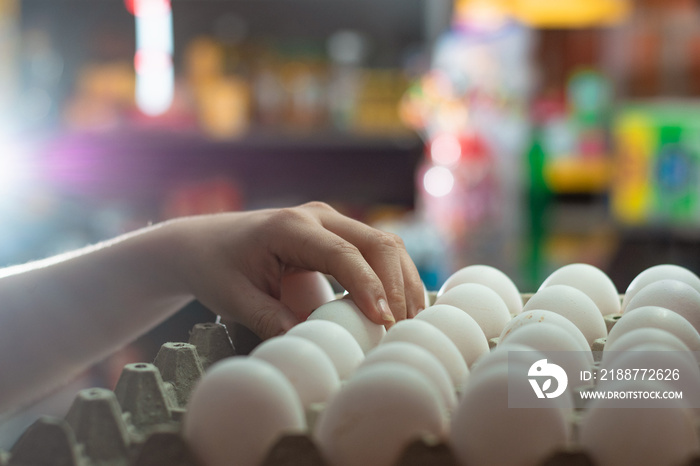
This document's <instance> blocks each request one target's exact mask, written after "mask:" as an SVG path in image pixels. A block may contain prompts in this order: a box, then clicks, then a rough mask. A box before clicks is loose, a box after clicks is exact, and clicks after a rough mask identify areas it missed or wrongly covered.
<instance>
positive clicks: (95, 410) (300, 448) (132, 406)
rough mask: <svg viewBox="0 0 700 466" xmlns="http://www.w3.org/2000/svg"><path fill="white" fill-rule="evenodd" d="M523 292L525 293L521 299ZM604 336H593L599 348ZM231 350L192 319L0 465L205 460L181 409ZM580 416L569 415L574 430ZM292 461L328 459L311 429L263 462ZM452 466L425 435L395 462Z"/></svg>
mask: <svg viewBox="0 0 700 466" xmlns="http://www.w3.org/2000/svg"><path fill="white" fill-rule="evenodd" d="M527 297H528V296H527V295H524V296H523V298H524V300H527ZM615 321H616V318H615V316H608V317H606V322H607V323H608V326H609V328H611V327H612V325H614V323H615ZM491 343H492V344H495V343H497V342H495V341H492V342H491ZM604 343H605V342H604V340H601V341H598V342H596V344H598V345H600V349H602V345H604ZM234 355H236V350H235V349H234V345H233V342H232V341H231V337H230V335H229V333H228V331H227V329H226V326H225V325H223V324H219V323H202V324H197V325H195V326H194V327H193V329H192V330H191V332H190V337H189V340H188V342H187V343H184V342H168V343H165V344H163V345H162V347H161V348H160V351H159V352H158V354H157V355H156V358H155V360H154V361H153V363H133V364H127V365H126V366H124V369H123V371H122V373H121V376H120V378H119V380H118V382H117V385H116V386H115V389H114V390H113V391H112V390H107V389H104V388H90V389H85V390H82V391H80V392H78V394H77V396H76V397H75V399H74V401H73V404H72V405H71V407H70V409H69V411H68V413H67V414H66V416H65V418H56V417H48V416H46V417H42V418H40V419H38V420H37V421H36V422H35V423H34V424H32V425H31V426H29V427H28V428H27V429H26V431H25V432H24V433H23V434H22V436H21V437H20V438H19V439H18V440H17V442H16V443H15V444H14V445H13V447H12V448H11V450H10V451H8V452H5V451H1V450H0V466H204V465H202V464H200V463H199V462H198V461H197V459H196V457H195V456H194V454H193V453H192V451H191V450H190V449H189V447H188V445H187V444H186V442H185V441H184V439H183V437H182V435H181V425H182V419H183V415H184V413H185V410H186V406H187V401H188V399H189V396H190V393H191V392H192V389H193V387H194V385H195V383H196V382H197V380H199V378H200V377H201V376H202V374H203V373H204V371H205V370H206V369H207V368H208V367H209V366H211V365H212V364H213V363H215V362H217V361H219V360H221V359H224V358H226V357H230V356H234ZM581 409H583V408H581ZM580 413H581V412H580V411H579V413H578V414H579V415H580ZM578 419H579V417H576V418H575V419H574V420H573V421H572V423H573V429H572V431H573V432H575V431H576V426H577V424H578ZM310 421H311V422H310V423H311V424H312V423H313V420H312V419H310ZM310 430H311V429H310ZM574 437H575V434H574ZM572 445H575V442H572ZM296 465H299V466H301V465H304V466H328V465H327V464H326V462H325V461H324V459H323V457H322V456H321V453H320V451H319V449H318V448H317V446H316V445H315V443H314V441H313V439H312V438H311V437H310V436H309V435H306V434H294V435H286V436H283V437H282V438H280V439H279V441H278V442H277V443H276V444H275V445H274V446H273V447H272V448H271V449H270V451H269V452H268V455H267V457H266V459H265V460H264V462H263V463H262V466H296ZM457 465H458V462H457V460H456V458H455V456H454V455H453V453H452V451H451V450H450V448H449V445H447V444H446V443H444V442H435V441H434V440H431V439H429V438H424V439H416V440H415V441H414V442H412V443H411V444H409V445H408V446H407V447H406V449H405V450H404V452H403V454H402V455H401V456H400V459H399V461H398V462H397V464H396V466H457ZM588 465H590V466H595V465H594V463H593V461H592V460H591V458H590V457H589V455H587V454H586V452H584V451H580V450H577V449H576V447H575V446H574V447H572V448H570V449H568V450H563V451H558V452H555V453H554V454H552V455H551V457H550V458H548V459H547V460H546V461H544V462H543V464H542V466H588ZM687 466H700V457H698V458H693V459H692V460H691V461H689V462H688V464H687Z"/></svg>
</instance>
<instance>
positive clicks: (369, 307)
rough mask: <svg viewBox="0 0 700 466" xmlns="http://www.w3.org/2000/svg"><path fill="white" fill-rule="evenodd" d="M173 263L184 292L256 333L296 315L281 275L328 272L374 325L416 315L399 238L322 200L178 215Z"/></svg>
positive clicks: (415, 289)
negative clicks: (282, 287) (282, 292)
mask: <svg viewBox="0 0 700 466" xmlns="http://www.w3.org/2000/svg"><path fill="white" fill-rule="evenodd" d="M165 228H169V229H171V233H173V234H174V235H175V238H177V239H176V242H177V259H176V262H175V264H174V270H175V273H176V274H177V278H178V280H179V281H180V282H181V283H182V286H184V287H185V288H186V290H187V292H189V293H192V294H193V295H194V296H196V297H197V299H199V300H200V301H201V302H202V303H203V304H204V305H205V306H207V307H208V308H209V309H211V310H212V311H213V312H215V313H217V314H219V315H222V316H224V317H229V318H232V319H234V320H236V321H238V322H240V323H242V324H243V325H245V326H247V327H248V328H250V329H251V330H253V332H255V333H256V334H257V335H258V336H260V337H261V338H269V337H272V336H275V335H279V334H280V333H283V332H285V331H287V330H288V329H289V328H291V327H292V326H293V325H295V324H297V323H298V322H299V320H300V317H299V316H295V315H294V314H293V313H292V311H291V310H290V309H289V308H288V307H287V306H285V305H284V304H282V303H281V302H280V301H279V297H280V282H281V279H282V277H283V276H284V275H285V274H288V273H293V272H295V271H299V270H300V269H301V270H313V271H318V272H322V273H324V274H329V275H332V276H333V277H335V279H336V280H337V281H338V283H340V285H341V286H342V287H343V288H345V289H346V290H347V291H348V293H349V294H350V295H351V296H352V298H353V300H354V301H355V303H356V304H357V305H358V307H359V308H360V309H361V310H362V312H364V313H365V315H366V316H367V317H368V318H369V319H370V320H372V321H373V322H375V323H377V324H384V325H391V324H392V323H393V322H395V321H396V320H401V319H405V318H407V317H413V316H415V315H416V314H417V313H418V312H419V311H420V310H421V309H422V308H423V307H424V290H423V284H422V282H421V280H420V277H419V275H418V271H417V270H416V267H415V265H414V264H413V261H412V260H411V259H410V257H409V255H408V253H407V252H406V249H405V247H404V245H403V242H402V240H401V239H400V238H399V237H398V236H396V235H394V234H390V233H386V232H382V231H379V230H377V229H374V228H372V227H370V226H368V225H365V224H363V223H361V222H359V221H356V220H353V219H350V218H348V217H346V216H344V215H341V214H340V213H338V212H337V211H336V210H334V209H333V208H332V207H330V206H328V205H327V204H324V203H318V202H313V203H309V204H304V205H302V206H299V207H293V208H283V209H269V210H258V211H250V212H235V213H224V214H215V215H207V216H198V217H188V218H182V219H177V220H173V221H171V222H169V223H168V224H166V225H165Z"/></svg>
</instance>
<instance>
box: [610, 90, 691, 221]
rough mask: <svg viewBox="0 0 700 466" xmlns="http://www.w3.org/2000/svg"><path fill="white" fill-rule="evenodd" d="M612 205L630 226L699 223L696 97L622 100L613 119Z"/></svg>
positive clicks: (613, 210)
mask: <svg viewBox="0 0 700 466" xmlns="http://www.w3.org/2000/svg"><path fill="white" fill-rule="evenodd" d="M614 139H615V145H616V154H615V162H614V163H615V170H614V171H615V175H614V178H613V181H612V185H611V190H610V194H611V207H612V213H613V215H614V216H615V218H616V219H617V220H619V221H621V222H622V223H624V224H627V225H631V226H657V225H658V226H687V225H688V226H689V225H697V224H698V223H700V183H698V181H699V180H700V158H699V157H700V103H695V102H692V103H691V102H683V103H681V102H673V101H663V102H662V101H660V102H647V103H633V104H628V105H626V106H624V107H623V108H622V109H621V110H620V112H619V113H618V115H617V117H616V119H615V122H614Z"/></svg>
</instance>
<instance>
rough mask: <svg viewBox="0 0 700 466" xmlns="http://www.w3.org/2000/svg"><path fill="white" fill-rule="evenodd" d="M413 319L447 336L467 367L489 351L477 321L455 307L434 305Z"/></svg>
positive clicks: (487, 343)
mask: <svg viewBox="0 0 700 466" xmlns="http://www.w3.org/2000/svg"><path fill="white" fill-rule="evenodd" d="M415 319H418V320H423V321H425V322H428V323H429V324H432V325H434V326H435V327H437V328H438V329H439V330H440V331H441V332H442V333H444V334H445V335H447V337H448V338H449V339H450V340H452V342H453V343H454V344H455V345H456V346H457V349H458V350H459V352H460V354H461V355H462V357H463V358H464V361H465V362H466V363H467V366H469V367H471V365H472V364H473V363H474V361H476V360H477V359H478V358H479V357H480V356H481V355H482V354H485V353H488V351H489V342H488V341H487V340H486V335H484V332H483V330H481V327H480V326H479V324H478V323H477V321H476V320H474V318H473V317H472V316H470V315H469V314H467V313H466V312H464V311H463V310H461V309H459V308H457V307H455V306H450V305H449V304H435V305H433V306H430V307H427V308H425V309H424V310H423V311H421V312H419V313H418V315H416V317H415Z"/></svg>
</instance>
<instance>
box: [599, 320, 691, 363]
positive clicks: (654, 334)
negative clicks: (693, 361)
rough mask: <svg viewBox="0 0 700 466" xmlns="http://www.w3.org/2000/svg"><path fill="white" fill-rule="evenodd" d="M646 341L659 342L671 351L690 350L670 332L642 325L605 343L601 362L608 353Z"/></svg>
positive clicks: (628, 348)
mask: <svg viewBox="0 0 700 466" xmlns="http://www.w3.org/2000/svg"><path fill="white" fill-rule="evenodd" d="M646 343H660V344H663V345H666V346H668V348H669V349H670V350H673V351H687V352H689V351H690V349H689V348H688V347H687V346H686V344H685V343H683V342H682V341H681V339H680V338H678V337H677V336H675V335H674V334H672V333H671V332H668V331H666V330H661V329H659V328H653V327H642V328H636V329H633V330H630V331H629V332H626V333H625V334H624V335H620V337H619V338H616V339H615V340H614V341H613V342H611V343H606V345H605V347H604V348H603V360H602V364H606V360H607V359H608V358H610V354H612V353H621V352H623V351H629V350H631V349H633V348H634V347H635V346H638V345H642V344H646Z"/></svg>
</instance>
